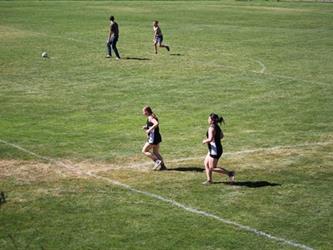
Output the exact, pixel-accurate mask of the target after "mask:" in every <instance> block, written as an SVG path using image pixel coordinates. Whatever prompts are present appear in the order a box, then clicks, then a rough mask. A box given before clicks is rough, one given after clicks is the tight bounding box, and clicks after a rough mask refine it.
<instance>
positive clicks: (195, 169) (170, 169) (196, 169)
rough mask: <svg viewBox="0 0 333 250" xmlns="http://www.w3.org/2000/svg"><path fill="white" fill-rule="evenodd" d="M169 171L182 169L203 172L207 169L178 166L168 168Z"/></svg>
mask: <svg viewBox="0 0 333 250" xmlns="http://www.w3.org/2000/svg"><path fill="white" fill-rule="evenodd" d="M167 170H168V171H180V172H203V171H205V169H203V168H199V167H178V168H168V169H167Z"/></svg>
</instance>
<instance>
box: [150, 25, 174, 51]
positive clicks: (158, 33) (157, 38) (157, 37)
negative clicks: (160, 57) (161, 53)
mask: <svg viewBox="0 0 333 250" xmlns="http://www.w3.org/2000/svg"><path fill="white" fill-rule="evenodd" d="M153 31H154V39H153V43H154V48H155V54H157V45H158V46H159V47H160V48H166V49H167V51H170V47H169V46H167V45H163V44H162V43H163V34H162V30H161V28H160V26H159V25H158V21H154V22H153Z"/></svg>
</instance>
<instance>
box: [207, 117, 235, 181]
mask: <svg viewBox="0 0 333 250" xmlns="http://www.w3.org/2000/svg"><path fill="white" fill-rule="evenodd" d="M222 122H223V123H224V119H223V117H222V116H220V117H219V116H218V115H217V114H215V113H211V114H210V115H209V117H208V124H209V128H208V131H207V134H206V137H207V139H204V140H203V141H202V143H203V144H207V145H208V154H207V156H206V158H205V162H204V163H205V171H206V176H207V180H206V181H205V182H203V183H202V184H211V183H213V178H212V173H213V172H217V173H220V174H226V175H228V176H229V179H230V181H231V182H233V181H234V178H235V172H234V171H229V170H226V169H225V168H219V167H217V163H218V161H219V159H220V157H221V156H222V154H223V147H222V143H221V140H222V139H223V137H224V134H223V131H222V129H221V128H220V126H219V125H218V124H219V123H222Z"/></svg>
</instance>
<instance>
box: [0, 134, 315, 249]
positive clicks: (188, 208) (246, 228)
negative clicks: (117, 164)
mask: <svg viewBox="0 0 333 250" xmlns="http://www.w3.org/2000/svg"><path fill="white" fill-rule="evenodd" d="M0 142H2V143H3V144H6V145H8V146H11V147H13V148H16V149H18V150H20V151H22V152H25V153H27V154H30V155H32V156H34V157H37V158H39V159H42V160H46V161H49V162H50V163H55V164H56V165H58V166H61V167H64V168H66V169H68V170H70V171H71V172H74V173H76V174H79V175H81V176H89V177H93V178H96V179H100V180H103V181H106V182H108V183H111V184H113V185H116V186H119V187H122V188H124V189H126V190H129V191H132V192H134V193H138V194H143V195H145V196H148V197H151V198H154V199H157V200H159V201H163V202H165V203H168V204H171V205H172V206H174V207H178V208H181V209H183V210H185V211H188V212H190V213H194V214H198V215H201V216H204V217H207V218H212V219H215V220H217V221H221V222H223V223H224V224H227V225H231V226H234V227H236V228H239V229H241V230H243V231H246V232H251V233H254V234H255V235H257V236H261V237H265V238H267V239H270V240H274V241H277V242H281V243H284V244H287V245H289V246H292V247H296V248H300V249H305V250H313V248H311V247H309V246H306V245H303V244H300V243H297V242H295V241H291V240H287V239H284V238H280V237H276V236H273V235H271V234H268V233H265V232H263V231H260V230H257V229H255V228H252V227H249V226H245V225H242V224H239V223H237V222H234V221H231V220H227V219H224V218H223V217H220V216H217V215H215V214H212V213H209V212H206V211H203V210H200V209H197V208H193V207H191V206H186V205H184V204H181V203H179V202H177V201H175V200H172V199H168V198H165V197H163V196H161V195H158V194H154V193H150V192H147V191H142V190H139V189H136V188H133V187H131V186H129V185H127V184H124V183H121V182H119V181H116V180H113V179H110V178H107V177H103V176H99V175H96V174H93V173H91V172H83V171H81V170H79V169H75V167H74V166H73V165H69V164H65V163H63V162H61V161H57V160H55V159H52V158H49V157H44V156H41V155H39V154H36V153H34V152H32V151H29V150H27V149H25V148H23V147H21V146H19V145H16V144H13V143H9V142H7V141H5V140H2V139H0Z"/></svg>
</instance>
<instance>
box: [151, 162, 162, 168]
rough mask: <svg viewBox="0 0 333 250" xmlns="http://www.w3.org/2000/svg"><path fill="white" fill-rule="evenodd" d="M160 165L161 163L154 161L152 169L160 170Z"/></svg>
mask: <svg viewBox="0 0 333 250" xmlns="http://www.w3.org/2000/svg"><path fill="white" fill-rule="evenodd" d="M161 165H162V161H160V160H156V161H155V165H154V167H153V170H160V169H161Z"/></svg>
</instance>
